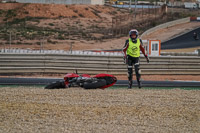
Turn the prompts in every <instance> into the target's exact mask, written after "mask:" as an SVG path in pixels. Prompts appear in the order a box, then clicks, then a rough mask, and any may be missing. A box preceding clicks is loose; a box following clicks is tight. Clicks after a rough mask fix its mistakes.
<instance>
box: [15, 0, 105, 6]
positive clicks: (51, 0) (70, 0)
mask: <svg viewBox="0 0 200 133" xmlns="http://www.w3.org/2000/svg"><path fill="white" fill-rule="evenodd" d="M16 2H19V3H42V4H91V5H104V0H16Z"/></svg>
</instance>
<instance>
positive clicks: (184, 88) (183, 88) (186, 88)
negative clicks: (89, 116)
mask: <svg viewBox="0 0 200 133" xmlns="http://www.w3.org/2000/svg"><path fill="white" fill-rule="evenodd" d="M3 87H12V88H19V87H23V88H24V87H27V88H28V87H35V88H44V87H45V85H0V88H3ZM106 89H120V90H122V89H127V90H128V88H127V87H125V86H111V87H109V88H106ZM134 89H139V88H138V87H133V88H132V90H134ZM141 89H147V90H153V89H154V90H155V89H159V90H160V89H161V90H170V89H182V90H200V87H142V88H141ZM129 90H131V89H129Z"/></svg>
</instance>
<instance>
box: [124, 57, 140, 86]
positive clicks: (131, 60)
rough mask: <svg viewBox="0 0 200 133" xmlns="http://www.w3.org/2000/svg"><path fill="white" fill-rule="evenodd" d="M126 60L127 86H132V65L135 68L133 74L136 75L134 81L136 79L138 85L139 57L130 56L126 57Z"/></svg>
mask: <svg viewBox="0 0 200 133" xmlns="http://www.w3.org/2000/svg"><path fill="white" fill-rule="evenodd" d="M127 59H128V80H129V85H131V86H132V78H133V65H134V68H135V74H136V79H137V82H138V85H139V84H140V77H141V75H140V72H139V70H140V68H139V66H140V59H139V57H132V56H129V55H128V56H127Z"/></svg>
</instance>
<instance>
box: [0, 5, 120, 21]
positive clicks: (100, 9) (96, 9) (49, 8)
mask: <svg viewBox="0 0 200 133" xmlns="http://www.w3.org/2000/svg"><path fill="white" fill-rule="evenodd" d="M0 10H15V13H16V16H14V17H15V18H25V17H42V18H58V17H69V18H72V17H73V18H78V17H81V18H82V17H84V18H100V17H101V16H99V15H98V13H106V14H111V13H112V12H115V10H116V9H114V8H111V7H106V6H99V5H62V4H21V3H0ZM115 13H116V14H117V12H115Z"/></svg>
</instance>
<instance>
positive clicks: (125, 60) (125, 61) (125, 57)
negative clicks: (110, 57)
mask: <svg viewBox="0 0 200 133" xmlns="http://www.w3.org/2000/svg"><path fill="white" fill-rule="evenodd" d="M123 59H124V64H127V61H128V60H127V56H124V57H123Z"/></svg>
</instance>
